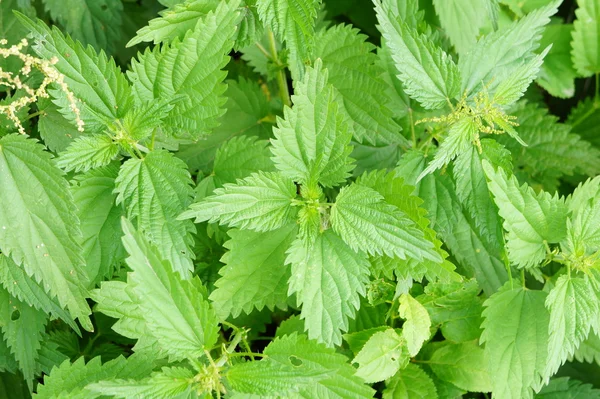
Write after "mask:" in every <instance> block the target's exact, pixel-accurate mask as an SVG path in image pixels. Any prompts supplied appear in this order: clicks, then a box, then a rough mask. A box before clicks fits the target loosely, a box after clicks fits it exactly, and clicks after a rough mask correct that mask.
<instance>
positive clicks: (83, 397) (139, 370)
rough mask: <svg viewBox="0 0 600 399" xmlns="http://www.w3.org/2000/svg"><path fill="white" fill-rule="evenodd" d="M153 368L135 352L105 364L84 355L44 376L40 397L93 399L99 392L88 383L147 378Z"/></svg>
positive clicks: (98, 359)
mask: <svg viewBox="0 0 600 399" xmlns="http://www.w3.org/2000/svg"><path fill="white" fill-rule="evenodd" d="M152 368H153V364H152V361H150V360H149V359H147V358H145V357H144V356H141V355H137V354H133V355H131V356H130V357H129V358H128V359H125V358H124V357H123V356H119V357H117V358H116V359H113V360H111V361H109V362H105V363H104V364H101V362H100V357H99V356H98V357H95V358H93V359H91V360H90V361H89V362H88V363H87V364H86V363H85V360H84V358H83V356H82V357H80V358H79V359H77V360H76V361H75V362H74V363H71V362H70V361H69V360H66V361H65V362H63V363H62V364H61V365H60V366H59V367H55V368H54V369H52V372H51V373H50V375H47V376H45V377H44V384H43V385H41V384H40V385H38V390H37V395H36V397H37V398H39V399H52V398H57V397H60V398H65V399H66V398H69V399H92V398H96V397H98V396H99V395H94V394H92V393H91V392H90V391H88V390H87V389H86V386H87V385H89V384H91V383H93V382H97V381H101V380H110V379H115V378H135V379H139V378H143V377H145V376H147V375H148V374H150V372H151V371H152Z"/></svg>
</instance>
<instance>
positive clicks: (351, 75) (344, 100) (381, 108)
mask: <svg viewBox="0 0 600 399" xmlns="http://www.w3.org/2000/svg"><path fill="white" fill-rule="evenodd" d="M366 39H367V37H366V36H364V35H362V34H360V33H359V31H358V30H357V29H354V28H352V27H351V26H349V25H335V26H334V27H332V28H330V29H327V30H322V31H320V32H319V33H318V34H317V38H316V45H315V50H314V57H315V58H321V59H322V60H323V66H324V67H325V68H327V70H328V71H329V78H328V82H329V83H330V84H331V85H332V86H333V87H334V88H335V91H336V94H337V95H338V100H339V104H340V111H341V112H344V113H345V114H346V115H347V117H348V118H349V119H350V121H351V124H350V127H351V129H352V134H353V136H354V138H355V139H356V140H358V141H359V142H363V141H366V142H369V143H371V144H381V143H387V144H392V143H403V144H405V143H406V139H405V138H404V137H403V136H402V135H401V134H400V130H401V128H400V126H399V125H398V124H396V122H394V120H393V119H392V110H391V109H390V108H389V107H388V103H389V99H388V98H387V95H386V90H387V87H386V85H385V83H384V81H383V80H382V79H381V78H380V75H381V74H382V73H383V71H382V70H381V68H380V67H379V65H378V64H377V62H376V61H377V56H376V55H375V54H374V53H373V48H374V46H373V45H372V44H370V43H369V42H367V41H366Z"/></svg>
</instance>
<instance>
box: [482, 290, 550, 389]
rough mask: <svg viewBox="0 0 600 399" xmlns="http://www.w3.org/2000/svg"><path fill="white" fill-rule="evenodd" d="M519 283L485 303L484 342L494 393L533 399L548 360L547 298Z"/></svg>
mask: <svg viewBox="0 0 600 399" xmlns="http://www.w3.org/2000/svg"><path fill="white" fill-rule="evenodd" d="M513 284H514V285H515V288H511V287H512V285H513ZM519 284H520V283H519V282H518V281H514V282H508V283H507V284H506V285H505V286H504V287H503V288H502V289H501V290H500V291H498V292H497V293H495V294H494V295H492V296H491V297H490V298H489V299H488V300H486V301H485V303H484V305H485V307H486V309H485V310H484V311H483V317H484V321H483V324H482V328H483V334H481V340H480V343H481V344H483V343H485V352H486V356H487V358H488V360H489V368H488V370H489V375H490V379H491V380H492V394H493V395H494V396H496V397H498V398H523V399H528V398H533V391H532V388H533V389H534V390H538V389H539V388H540V387H541V374H542V373H543V371H544V367H545V366H546V361H547V360H546V359H547V354H548V324H549V314H548V311H547V310H546V307H545V306H544V302H545V301H546V296H547V295H546V293H545V292H543V291H534V290H527V289H523V288H521V287H520V285H519Z"/></svg>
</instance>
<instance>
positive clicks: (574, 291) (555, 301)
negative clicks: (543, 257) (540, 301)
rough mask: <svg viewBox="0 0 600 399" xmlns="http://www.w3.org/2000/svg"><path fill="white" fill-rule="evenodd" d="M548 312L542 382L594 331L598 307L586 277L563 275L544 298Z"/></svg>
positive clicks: (598, 313) (595, 296)
mask: <svg viewBox="0 0 600 399" xmlns="http://www.w3.org/2000/svg"><path fill="white" fill-rule="evenodd" d="M546 307H547V308H548V310H549V311H550V326H549V333H550V339H549V341H548V363H547V364H546V369H545V370H544V376H545V378H546V381H547V380H548V379H549V378H550V377H551V376H552V375H553V374H554V373H556V371H558V369H559V367H560V366H561V365H562V364H563V363H564V362H565V361H566V360H567V358H569V357H570V356H572V355H573V354H574V353H575V350H576V349H577V347H579V345H580V344H581V343H582V342H583V341H584V340H585V339H586V338H587V336H588V335H589V333H590V330H591V328H592V327H593V328H594V329H595V330H596V331H598V321H599V320H600V307H599V305H598V296H597V295H596V292H595V291H594V288H593V286H592V284H591V283H590V281H589V278H588V277H587V276H586V277H583V278H580V277H570V276H568V275H563V276H560V277H559V278H558V280H556V285H555V286H554V288H553V289H552V290H551V291H550V293H549V294H548V298H546Z"/></svg>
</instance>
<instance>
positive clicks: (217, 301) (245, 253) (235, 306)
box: [210, 223, 298, 319]
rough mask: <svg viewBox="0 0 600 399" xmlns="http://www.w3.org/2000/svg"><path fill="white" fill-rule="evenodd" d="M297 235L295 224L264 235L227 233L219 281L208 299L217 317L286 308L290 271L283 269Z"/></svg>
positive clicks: (241, 232)
mask: <svg viewBox="0 0 600 399" xmlns="http://www.w3.org/2000/svg"><path fill="white" fill-rule="evenodd" d="M297 232H298V229H297V226H296V224H295V223H290V224H287V225H285V226H283V227H280V228H279V229H277V230H273V231H270V232H267V233H257V232H253V231H249V230H229V231H228V232H227V234H229V236H230V237H231V240H229V241H227V242H226V243H225V244H224V246H225V247H226V248H228V249H229V252H227V253H226V254H225V255H224V256H223V258H222V259H221V261H222V262H223V263H225V266H223V267H222V268H221V269H220V270H219V274H220V275H221V278H220V279H218V280H217V281H216V282H215V286H216V287H217V288H216V289H215V290H214V291H213V292H212V293H211V294H210V300H211V301H212V302H213V306H214V307H215V310H216V312H217V314H218V315H219V316H220V317H221V318H222V319H226V318H227V317H228V316H229V315H232V316H233V317H237V316H239V315H240V313H241V312H242V311H244V312H246V313H247V314H250V313H251V312H252V311H253V310H254V309H258V310H262V309H263V308H264V307H265V306H267V307H268V308H269V309H271V310H273V309H274V308H275V307H276V306H277V307H279V308H282V309H284V308H286V306H287V299H288V295H287V281H288V280H289V279H290V271H289V269H288V268H287V267H285V266H284V263H285V258H286V251H287V249H288V248H289V246H290V245H291V244H292V242H293V240H294V238H295V237H296V234H297Z"/></svg>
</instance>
